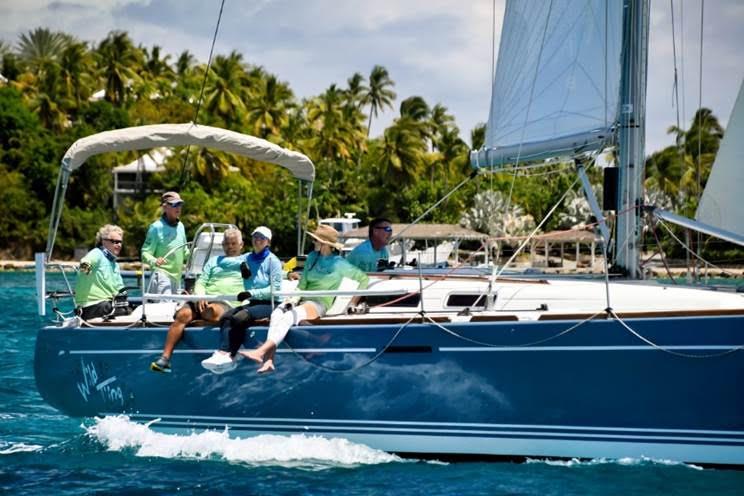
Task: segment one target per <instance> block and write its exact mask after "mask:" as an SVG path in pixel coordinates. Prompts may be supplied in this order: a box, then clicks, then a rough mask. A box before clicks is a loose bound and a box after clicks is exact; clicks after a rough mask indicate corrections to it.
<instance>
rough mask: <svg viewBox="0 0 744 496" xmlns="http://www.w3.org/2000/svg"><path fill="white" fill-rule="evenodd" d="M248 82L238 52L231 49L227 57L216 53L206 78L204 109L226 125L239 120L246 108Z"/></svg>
mask: <svg viewBox="0 0 744 496" xmlns="http://www.w3.org/2000/svg"><path fill="white" fill-rule="evenodd" d="M248 83H249V79H248V75H247V74H246V72H245V68H244V66H243V56H242V55H241V54H240V53H238V52H237V51H234V50H233V51H232V52H231V53H230V55H228V56H227V57H225V56H223V55H217V56H216V57H215V59H214V63H213V64H212V67H211V70H210V74H209V78H208V79H207V85H206V89H205V95H206V97H205V103H206V110H207V111H208V112H209V113H211V114H214V115H215V116H217V117H219V118H221V119H222V120H223V121H224V123H225V124H226V125H227V127H232V125H234V124H236V123H238V122H240V120H241V118H242V115H243V113H244V112H245V110H246V108H245V99H246V98H247V97H248V93H247V89H246V87H247V86H248Z"/></svg>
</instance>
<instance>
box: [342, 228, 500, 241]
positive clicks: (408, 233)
mask: <svg viewBox="0 0 744 496" xmlns="http://www.w3.org/2000/svg"><path fill="white" fill-rule="evenodd" d="M404 230H405V232H404ZM368 233H369V230H368V228H367V227H366V226H365V227H360V228H357V229H353V230H351V231H348V232H345V233H339V238H341V239H367V236H368ZM399 233H402V236H400V237H401V238H404V239H415V240H426V241H443V240H461V241H462V240H484V239H487V238H488V235H487V234H483V233H480V232H478V231H473V230H472V229H466V228H464V227H462V226H460V225H458V224H393V238H398V234H399Z"/></svg>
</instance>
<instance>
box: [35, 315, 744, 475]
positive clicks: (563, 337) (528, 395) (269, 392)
mask: <svg viewBox="0 0 744 496" xmlns="http://www.w3.org/2000/svg"><path fill="white" fill-rule="evenodd" d="M627 323H628V324H629V325H630V326H631V327H632V328H633V330H635V331H636V332H637V333H639V334H640V335H642V336H643V337H645V338H647V339H648V340H650V341H652V342H653V343H655V344H656V345H658V346H659V347H661V348H662V349H659V348H656V347H653V346H651V345H649V344H647V343H645V342H643V341H641V340H640V339H639V338H638V337H636V336H634V335H632V334H631V333H630V332H629V331H628V330H626V329H625V328H624V327H622V325H621V324H620V323H618V322H615V321H606V320H595V321H591V322H588V323H585V324H583V325H581V326H579V327H577V328H576V329H574V330H572V331H570V332H565V333H564V331H566V330H567V329H568V328H570V327H572V326H573V325H575V324H576V322H575V321H552V322H551V321H545V322H543V321H535V322H483V323H474V322H470V323H460V324H458V323H447V324H445V326H446V328H447V330H449V331H450V332H445V331H444V330H443V329H440V328H439V327H437V326H435V325H433V324H412V325H409V326H407V327H405V328H404V329H402V330H401V326H402V324H391V325H367V326H364V327H360V326H359V325H355V326H344V325H333V326H330V325H318V326H303V327H299V328H295V329H294V330H293V331H292V332H290V334H289V336H288V339H287V342H286V344H287V346H283V347H282V348H280V350H279V353H278V355H277V371H276V373H274V374H270V375H267V376H259V375H257V374H256V373H255V369H256V367H255V366H254V364H252V363H248V362H246V361H243V362H241V363H240V365H239V366H238V368H237V370H235V371H233V372H229V373H227V374H224V375H214V374H212V373H210V372H208V371H206V370H204V369H203V368H202V367H201V365H200V363H199V362H200V361H201V360H203V359H204V358H206V357H207V356H209V354H211V352H212V351H213V350H214V349H215V348H216V346H217V344H218V340H219V333H218V332H217V331H216V330H215V329H210V328H207V329H189V330H187V332H186V334H185V338H184V340H183V341H182V342H181V344H180V345H179V347H178V348H177V350H176V353H175V355H174V358H173V367H174V368H173V372H172V373H171V374H157V373H153V372H151V371H150V370H149V368H148V366H149V364H150V362H151V361H153V360H154V359H155V358H157V357H158V356H159V354H160V350H161V348H162V345H163V342H164V338H165V329H164V328H145V329H122V328H107V329H61V328H56V327H45V328H43V329H41V330H40V331H39V334H38V338H37V343H36V357H35V373H36V382H37V387H38V389H39V391H40V392H41V394H42V396H43V397H44V399H45V400H46V401H47V402H49V403H50V404H51V405H53V406H54V407H56V408H57V409H59V410H61V411H62V412H64V413H66V414H68V415H71V416H79V417H90V416H95V415H99V416H100V415H112V414H127V415H129V416H130V417H131V418H132V419H133V420H137V421H141V422H146V421H150V420H153V419H160V420H159V421H158V422H156V423H155V424H153V428H156V429H160V430H164V431H179V432H183V431H191V430H193V429H196V430H202V429H220V430H222V429H224V428H225V427H226V426H227V427H228V428H229V429H230V432H231V433H232V434H233V435H238V436H248V435H254V434H260V433H279V434H289V433H305V434H318V435H323V436H329V437H330V436H341V437H345V438H348V439H350V440H352V441H356V442H362V443H364V444H367V445H369V446H371V447H375V448H379V449H383V450H386V451H391V452H398V453H410V454H414V453H415V454H438V455H445V456H446V455H451V456H456V455H477V456H488V455H492V456H506V457H581V458H596V457H611V458H619V457H641V456H647V457H653V458H660V459H672V460H679V461H686V462H695V463H706V464H734V465H744V395H742V390H741V383H742V380H744V350H738V351H733V352H731V353H725V352H726V350H731V349H732V348H735V347H736V346H738V345H741V344H742V343H744V316H741V315H739V316H728V317H725V316H723V317H678V318H646V319H630V320H628V321H627ZM265 332H266V329H265V328H256V329H255V336H254V337H252V338H248V339H247V340H246V343H245V345H246V346H248V347H250V346H255V345H256V343H257V341H256V340H258V341H262V340H263V338H264V336H265ZM562 333H563V334H562ZM391 341H392V343H391ZM484 343H488V344H489V345H488V346H487V345H485V344H484ZM680 354H684V355H709V357H707V358H702V357H697V358H690V357H686V356H680Z"/></svg>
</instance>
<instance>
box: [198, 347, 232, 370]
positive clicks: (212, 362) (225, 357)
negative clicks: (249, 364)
mask: <svg viewBox="0 0 744 496" xmlns="http://www.w3.org/2000/svg"><path fill="white" fill-rule="evenodd" d="M237 356H240V355H237ZM237 356H236V358H237ZM236 358H230V353H227V352H225V351H219V350H217V351H215V352H214V353H212V356H211V357H209V358H207V359H205V360H202V362H201V364H202V367H204V368H205V369H207V370H208V371H210V372H212V373H213V374H224V373H225V372H230V371H231V370H235V367H237V366H238V361H237V359H236Z"/></svg>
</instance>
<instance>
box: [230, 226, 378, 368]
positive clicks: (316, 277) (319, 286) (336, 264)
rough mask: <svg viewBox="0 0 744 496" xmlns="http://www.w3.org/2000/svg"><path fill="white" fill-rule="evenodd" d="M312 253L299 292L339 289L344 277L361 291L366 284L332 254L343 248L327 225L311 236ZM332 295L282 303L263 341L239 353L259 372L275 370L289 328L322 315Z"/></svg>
mask: <svg viewBox="0 0 744 496" xmlns="http://www.w3.org/2000/svg"><path fill="white" fill-rule="evenodd" d="M308 234H309V235H310V236H311V237H312V238H313V239H314V240H315V250H314V251H313V252H312V253H310V254H309V255H308V256H307V260H306V261H305V268H304V270H303V271H302V277H301V278H300V282H299V284H298V285H297V289H299V290H308V291H330V290H334V289H338V287H339V286H340V285H341V281H342V280H343V279H344V278H345V277H346V278H348V279H352V280H354V281H357V282H358V283H359V288H360V289H364V288H366V287H367V284H368V282H369V280H368V278H367V274H365V273H364V272H362V271H361V270H359V269H358V268H357V267H354V266H353V265H351V264H350V263H349V262H347V261H346V260H345V259H344V258H342V257H341V256H339V255H337V254H335V253H334V249H336V250H340V249H341V247H342V246H343V245H342V244H341V243H339V242H338V232H337V231H336V230H335V229H334V228H332V227H331V226H327V225H320V226H319V227H318V229H316V230H315V232H314V233H308ZM333 300H334V297H333V296H314V297H307V298H303V299H301V300H300V301H299V302H298V304H297V305H292V304H291V303H287V302H285V303H284V304H283V305H281V306H279V307H278V308H277V309H276V310H274V312H273V313H272V314H271V322H270V323H269V333H268V336H267V338H266V342H265V343H264V344H262V345H261V346H259V347H258V348H256V349H255V350H251V351H246V352H241V353H242V354H243V355H245V356H246V357H248V358H250V359H251V360H253V361H255V362H257V363H258V364H260V365H261V367H260V368H259V369H258V372H259V373H264V372H271V371H273V370H274V369H275V367H274V353H275V352H276V347H277V346H279V344H280V343H281V342H282V341H283V340H284V338H285V337H286V335H287V332H289V328H290V327H292V326H293V325H297V324H298V323H300V322H302V321H303V320H313V319H317V318H319V317H322V316H323V315H325V313H326V312H327V311H328V308H330V306H331V305H332V304H333Z"/></svg>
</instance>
